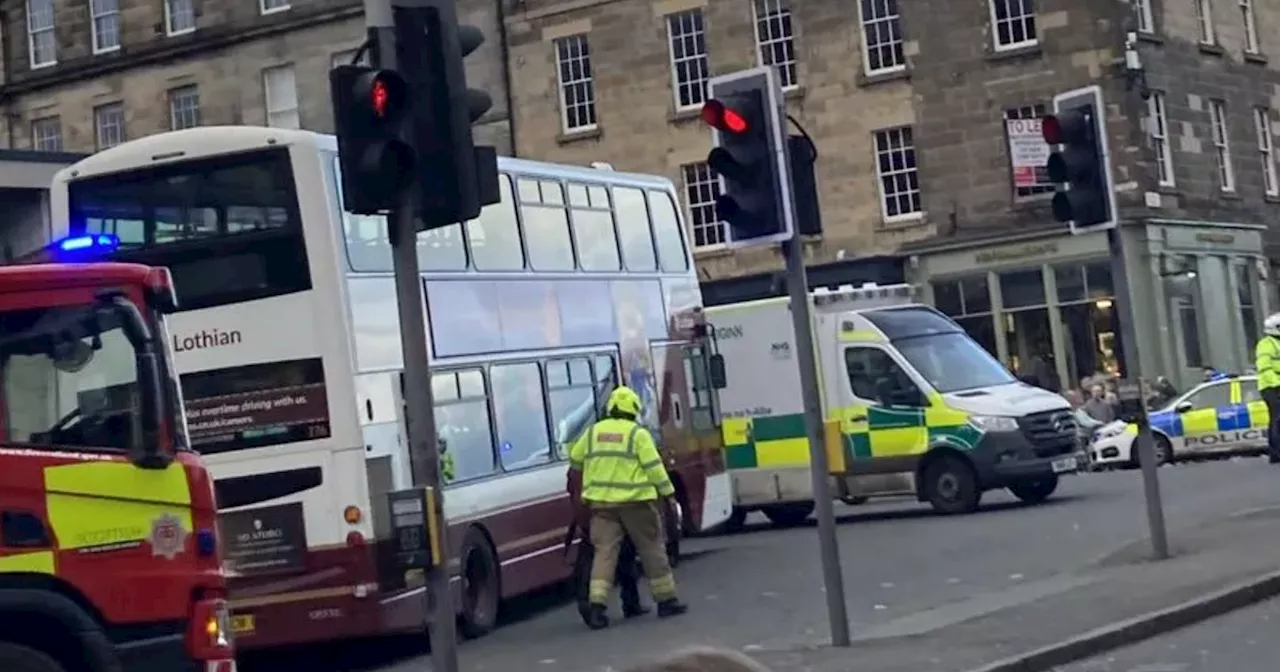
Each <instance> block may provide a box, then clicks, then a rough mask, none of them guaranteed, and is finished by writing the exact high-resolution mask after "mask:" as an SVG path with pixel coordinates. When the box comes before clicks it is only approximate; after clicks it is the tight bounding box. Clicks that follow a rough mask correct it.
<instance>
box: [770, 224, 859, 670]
mask: <svg viewBox="0 0 1280 672" xmlns="http://www.w3.org/2000/svg"><path fill="white" fill-rule="evenodd" d="M794 211H795V208H794V205H793V206H792V207H791V208H790V209H789V212H794ZM782 251H783V252H784V253H785V254H786V263H787V293H788V294H789V295H790V297H791V324H792V328H793V329H794V330H795V334H796V345H797V347H796V352H797V353H798V355H799V364H800V397H801V401H802V403H803V404H804V428H805V433H806V435H807V436H808V438H809V471H810V475H811V476H812V478H813V503H814V514H815V516H816V517H817V518H818V550H819V553H820V554H821V557H822V581H823V584H824V587H825V588H826V595H827V619H828V621H829V623H830V626H831V645H832V646H840V647H846V646H849V645H850V641H849V612H848V610H847V609H846V606H845V601H844V574H843V571H842V570H841V567H840V541H839V539H838V538H837V537H836V514H835V503H834V501H833V499H834V498H833V497H832V496H831V467H830V465H828V463H827V446H826V441H825V436H824V435H825V433H826V432H825V429H824V427H823V419H822V394H821V391H820V389H819V387H818V363H817V361H816V360H815V359H814V354H813V342H814V341H813V323H812V322H811V321H810V320H811V317H810V311H809V278H808V274H807V273H806V272H805V268H804V243H803V242H801V240H800V236H799V235H796V236H795V237H794V238H792V239H791V240H788V241H784V242H783V243H782Z"/></svg>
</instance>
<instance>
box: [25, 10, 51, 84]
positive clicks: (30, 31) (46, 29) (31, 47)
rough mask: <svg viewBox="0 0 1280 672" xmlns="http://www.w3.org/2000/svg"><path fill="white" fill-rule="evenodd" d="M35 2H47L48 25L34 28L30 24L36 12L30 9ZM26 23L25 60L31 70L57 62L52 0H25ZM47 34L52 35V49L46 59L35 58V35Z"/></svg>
mask: <svg viewBox="0 0 1280 672" xmlns="http://www.w3.org/2000/svg"><path fill="white" fill-rule="evenodd" d="M36 2H40V3H42V4H44V3H47V4H48V7H49V25H48V26H42V27H40V28H35V27H33V25H32V19H33V17H34V15H35V14H36V12H35V11H34V10H33V9H32V7H33V6H34V4H35V3H36ZM25 10H26V24H27V62H28V63H29V64H30V69H31V70H37V69H40V68H48V67H51V66H54V65H57V64H58V37H57V32H56V31H57V21H56V18H55V16H56V12H57V5H56V4H55V3H54V1H53V0H27V1H26V6H25ZM45 34H49V35H52V36H53V49H52V52H53V53H51V54H50V55H49V58H48V60H44V61H38V60H36V37H37V36H42V35H45Z"/></svg>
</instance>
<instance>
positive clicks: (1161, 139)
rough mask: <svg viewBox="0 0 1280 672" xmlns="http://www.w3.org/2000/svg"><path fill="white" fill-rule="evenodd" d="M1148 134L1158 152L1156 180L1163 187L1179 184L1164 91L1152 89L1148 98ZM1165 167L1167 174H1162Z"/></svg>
mask: <svg viewBox="0 0 1280 672" xmlns="http://www.w3.org/2000/svg"><path fill="white" fill-rule="evenodd" d="M1147 135H1148V136H1149V137H1150V138H1151V141H1152V145H1153V147H1152V149H1153V150H1154V151H1155V153H1156V181H1157V183H1158V184H1159V185H1160V186H1161V187H1167V188H1172V187H1175V186H1177V184H1178V180H1177V178H1176V177H1175V175H1174V166H1173V146H1172V144H1170V138H1169V113H1168V109H1167V107H1166V104H1165V97H1164V92H1163V91H1152V92H1151V97H1150V98H1148V99H1147ZM1161 166H1163V167H1164V172H1165V175H1163V176H1162V175H1160V172H1161V171H1160V168H1161Z"/></svg>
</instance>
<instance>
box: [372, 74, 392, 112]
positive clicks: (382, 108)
mask: <svg viewBox="0 0 1280 672" xmlns="http://www.w3.org/2000/svg"><path fill="white" fill-rule="evenodd" d="M372 93H373V96H372V97H373V113H374V114H376V115H378V118H382V117H385V116H387V104H388V103H389V102H390V98H391V92H390V91H388V90H387V83H386V82H384V81H382V80H381V79H375V80H373V92H372Z"/></svg>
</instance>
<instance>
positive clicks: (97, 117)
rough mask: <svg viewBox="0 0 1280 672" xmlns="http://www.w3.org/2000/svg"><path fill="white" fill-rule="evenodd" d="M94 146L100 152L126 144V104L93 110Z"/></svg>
mask: <svg viewBox="0 0 1280 672" xmlns="http://www.w3.org/2000/svg"><path fill="white" fill-rule="evenodd" d="M93 128H94V144H95V145H96V146H97V148H98V150H99V151H101V150H104V149H110V148H111V147H115V146H116V145H118V144H120V143H122V142H124V140H125V133H124V104H123V103H109V104H107V105H99V106H98V107H95V108H93Z"/></svg>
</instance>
